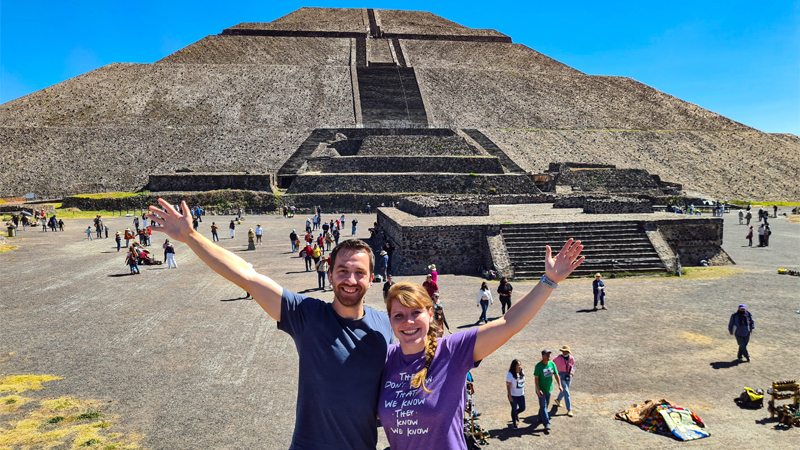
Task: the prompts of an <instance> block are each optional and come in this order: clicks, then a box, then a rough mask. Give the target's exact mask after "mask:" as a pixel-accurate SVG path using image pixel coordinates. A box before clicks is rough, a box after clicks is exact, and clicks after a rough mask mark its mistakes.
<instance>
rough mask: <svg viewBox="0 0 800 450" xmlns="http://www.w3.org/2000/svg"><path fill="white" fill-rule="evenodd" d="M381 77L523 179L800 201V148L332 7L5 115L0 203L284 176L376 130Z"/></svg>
mask: <svg viewBox="0 0 800 450" xmlns="http://www.w3.org/2000/svg"><path fill="white" fill-rule="evenodd" d="M385 66H390V67H397V68H398V70H406V71H409V70H410V71H412V72H413V75H414V76H415V77H416V82H417V84H418V89H419V94H420V96H421V98H422V103H423V104H424V115H423V116H421V117H423V118H424V119H423V120H427V126H429V127H432V128H453V129H457V128H470V129H479V130H481V131H482V132H483V133H484V134H485V135H486V136H487V137H489V138H490V139H492V140H493V141H494V142H495V143H496V144H497V146H499V147H500V148H501V149H502V150H503V151H505V152H506V154H507V155H508V156H509V157H510V158H511V159H513V160H514V162H515V163H516V164H518V165H519V166H520V167H522V168H524V169H525V170H528V171H534V172H539V171H542V170H544V169H545V168H546V167H547V165H548V164H549V163H550V162H558V161H579V162H586V163H606V164H615V165H617V167H620V168H641V169H646V170H648V171H649V172H650V173H653V174H657V175H660V176H661V177H662V178H663V179H666V180H670V181H675V182H678V183H681V184H683V185H684V188H685V189H687V190H692V191H696V192H701V193H704V194H707V195H710V196H718V197H723V196H727V197H728V198H730V199H734V198H743V199H760V200H788V199H795V198H797V197H798V196H800V181H798V180H800V140H798V138H797V137H796V136H793V135H776V134H766V133H762V132H760V131H758V130H755V129H753V128H750V127H748V126H746V125H744V124H741V123H738V122H735V121H733V120H730V119H728V118H726V117H723V116H721V115H719V114H716V113H714V112H712V111H708V110H706V109H703V108H702V107H700V106H697V105H694V104H691V103H688V102H685V101H682V100H680V99H678V98H676V97H673V96H671V95H668V94H666V93H663V92H660V91H658V90H656V89H654V88H652V87H649V86H646V85H644V84H642V83H639V82H637V81H635V80H632V79H630V78H623V77H608V76H595V75H587V74H584V73H582V72H580V71H578V70H575V69H573V68H570V67H568V66H566V65H564V64H562V63H560V62H558V61H555V60H553V59H552V58H549V57H547V56H545V55H543V54H541V53H539V52H537V51H535V50H533V49H531V48H528V47H526V46H523V45H519V44H514V43H512V41H511V38H510V37H508V36H505V35H503V34H502V33H499V32H497V31H495V30H479V29H471V28H467V27H464V26H461V25H459V24H456V23H454V22H451V21H449V20H446V19H444V18H442V17H439V16H436V15H433V14H430V13H425V12H416V11H395V10H366V9H334V8H301V9H299V10H297V11H295V12H293V13H291V14H289V15H287V16H284V17H282V18H280V19H277V20H275V21H273V22H269V23H241V24H238V25H235V26H233V27H231V28H228V29H226V30H223V32H222V33H221V34H218V35H212V36H208V37H206V38H203V39H201V40H199V41H197V42H195V43H193V44H191V45H189V46H187V47H186V48H183V49H181V50H179V51H177V52H175V53H174V54H172V55H169V56H167V57H165V58H164V59H162V60H160V61H157V62H154V63H152V64H125V63H117V64H111V65H108V66H105V67H102V68H99V69H97V70H94V71H91V72H88V73H86V74H83V75H80V76H78V77H75V78H73V79H70V80H67V81H64V82H62V83H59V84H56V85H54V86H51V87H48V88H46V89H43V90H41V91H38V92H35V93H32V94H30V95H27V96H25V97H22V98H19V99H16V100H13V101H10V102H7V103H5V104H3V105H0V148H2V150H3V151H2V153H0V196H19V195H22V194H24V193H27V192H35V193H36V194H37V196H40V197H48V196H61V195H68V194H74V193H84V192H100V191H115V190H136V189H140V188H142V187H143V186H144V185H146V183H147V176H148V175H149V174H154V173H162V174H163V173H172V172H174V171H175V170H178V169H181V168H183V167H187V168H189V169H191V170H195V171H198V172H257V173H264V172H274V171H277V170H278V169H279V168H280V167H281V165H282V164H284V163H285V162H286V161H287V159H289V157H290V156H291V155H292V154H293V153H294V152H295V151H296V150H297V148H298V146H299V145H301V143H302V142H303V141H304V139H306V137H307V136H309V134H310V133H311V132H312V131H313V130H314V129H318V128H342V127H344V128H347V127H349V128H354V127H359V126H368V125H369V124H366V125H365V122H366V120H365V116H364V114H365V113H362V110H361V102H362V100H360V98H361V95H360V92H359V85H358V82H359V77H360V76H362V77H363V74H364V73H366V72H368V71H369V70H374V69H373V68H374V67H385ZM362 89H363V88H362ZM399 125H402V124H399ZM416 125H418V124H416Z"/></svg>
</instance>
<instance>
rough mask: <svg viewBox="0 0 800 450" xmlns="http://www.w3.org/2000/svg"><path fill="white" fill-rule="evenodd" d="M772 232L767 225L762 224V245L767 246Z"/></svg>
mask: <svg viewBox="0 0 800 450" xmlns="http://www.w3.org/2000/svg"><path fill="white" fill-rule="evenodd" d="M771 234H772V229H771V228H770V227H769V225H764V247H769V237H770V235H771Z"/></svg>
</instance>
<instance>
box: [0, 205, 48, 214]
mask: <svg viewBox="0 0 800 450" xmlns="http://www.w3.org/2000/svg"><path fill="white" fill-rule="evenodd" d="M42 210H44V213H45V214H47V215H52V214H55V213H56V208H55V206H54V205H53V204H51V203H45V204H37V203H27V204H24V205H0V213H18V212H21V211H28V212H29V213H31V214H36V215H38V214H39V213H41V212H42Z"/></svg>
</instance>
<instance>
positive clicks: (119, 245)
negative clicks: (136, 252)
mask: <svg viewBox="0 0 800 450" xmlns="http://www.w3.org/2000/svg"><path fill="white" fill-rule="evenodd" d="M114 241H116V243H117V252H119V251H120V248H121V247H122V236H121V235H120V234H119V231H117V234H116V235H114Z"/></svg>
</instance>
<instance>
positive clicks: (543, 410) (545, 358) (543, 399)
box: [533, 350, 563, 433]
mask: <svg viewBox="0 0 800 450" xmlns="http://www.w3.org/2000/svg"><path fill="white" fill-rule="evenodd" d="M553 380H555V381H556V383H557V384H558V392H561V391H562V390H563V388H562V387H561V379H560V378H559V377H558V370H557V369H556V365H555V363H554V362H553V361H550V350H542V360H541V361H539V362H538V363H536V366H535V367H534V368H533V381H534V387H535V388H536V395H538V396H539V421H540V422H542V425H544V432H545V433H549V432H550V412H549V411H548V408H549V407H550V393H551V392H552V391H553Z"/></svg>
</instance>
